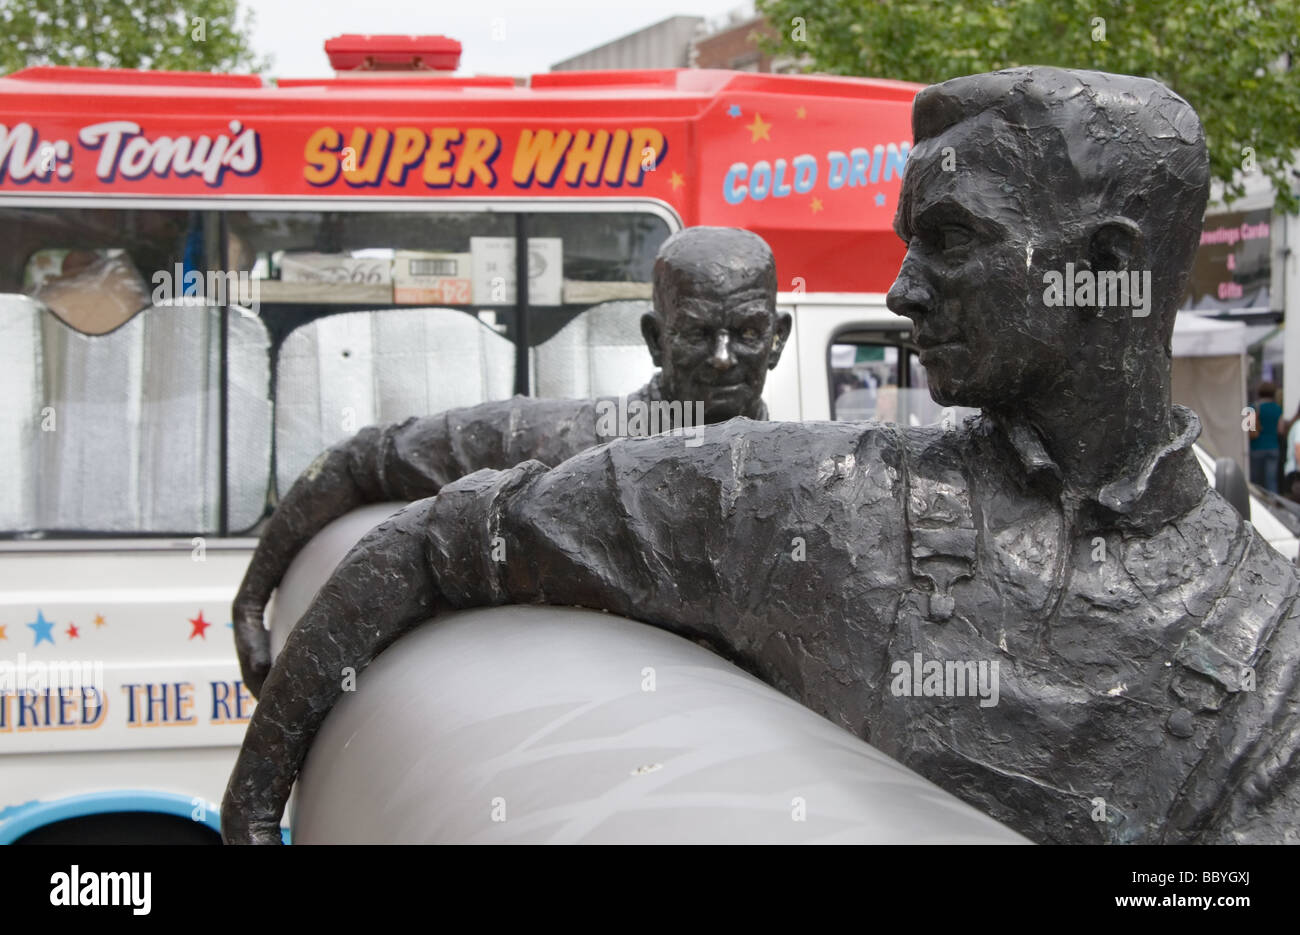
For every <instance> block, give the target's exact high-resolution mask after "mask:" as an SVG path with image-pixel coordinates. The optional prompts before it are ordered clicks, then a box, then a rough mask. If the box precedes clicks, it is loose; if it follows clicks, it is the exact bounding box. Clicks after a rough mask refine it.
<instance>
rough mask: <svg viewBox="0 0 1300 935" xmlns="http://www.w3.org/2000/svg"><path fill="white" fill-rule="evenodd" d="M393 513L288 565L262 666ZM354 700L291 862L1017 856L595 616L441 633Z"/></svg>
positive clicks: (762, 691) (515, 609)
mask: <svg viewBox="0 0 1300 935" xmlns="http://www.w3.org/2000/svg"><path fill="white" fill-rule="evenodd" d="M398 506H399V505H397V504H383V505H378V506H373V507H367V508H365V509H362V510H357V511H355V512H353V513H351V514H349V515H348V516H345V517H343V518H342V519H340V520H338V521H336V522H335V523H333V524H331V525H330V526H329V527H327V528H326V529H325V530H323V531H322V532H321V533H320V534H319V535H318V536H317V537H316V538H315V539H314V540H312V542H311V543H310V544H309V545H308V547H307V548H306V549H304V550H303V551H302V553H301V554H300V555H299V556H298V558H297V560H296V561H295V562H294V565H293V566H292V568H291V569H290V570H289V572H288V574H287V575H286V577H285V580H284V583H283V584H282V586H281V589H280V592H279V594H278V595H277V598H276V606H275V607H274V608H273V610H272V633H273V648H274V650H275V651H277V652H278V650H279V648H280V646H282V645H283V643H284V637H285V636H286V635H287V632H288V630H289V629H290V628H291V626H292V623H290V621H292V622H296V621H297V620H298V618H299V617H300V616H301V614H302V613H303V611H304V610H305V609H306V607H307V605H308V604H309V603H310V601H311V598H312V597H313V596H314V594H315V592H316V590H317V589H318V588H319V586H320V585H321V584H322V583H323V582H324V581H325V579H326V578H327V577H328V575H329V573H330V572H331V571H332V570H333V569H334V567H335V566H336V565H337V564H338V562H339V560H341V559H342V557H343V556H344V555H345V554H346V553H347V551H348V550H349V549H350V548H351V546H352V544H353V543H355V542H356V541H357V539H359V538H360V537H361V535H363V534H364V533H365V532H366V531H368V530H369V529H371V528H372V527H373V526H375V525H376V524H378V523H379V522H381V521H383V520H384V519H385V518H386V517H387V516H389V515H391V514H392V513H393V512H394V511H395V510H396V509H397V508H398ZM357 689H358V690H357V691H355V692H349V693H347V694H345V695H344V697H343V699H342V700H341V701H340V703H339V704H338V705H337V706H336V707H335V709H334V710H333V711H332V712H331V713H330V715H329V717H328V718H327V719H326V721H325V724H324V726H323V727H322V729H321V731H320V733H319V735H318V736H317V737H316V740H315V742H314V744H313V746H312V750H311V753H310V755H309V757H308V760H307V763H306V766H305V768H304V770H303V773H302V775H301V777H300V778H299V782H298V786H297V789H296V792H295V806H294V810H293V822H292V836H293V841H294V843H299V844H326V843H330V844H345V843H346V844H350V843H474V844H506V843H510V844H523V843H557V844H558V843H620V844H664V843H785V844H792V843H872V844H883V843H905V844H917V843H989V844H991V843H1024V839H1023V838H1021V837H1020V836H1019V835H1017V834H1015V833H1014V832H1012V831H1010V830H1009V829H1007V828H1005V827H1004V826H1003V825H1001V824H999V823H998V822H996V821H994V820H993V819H992V818H989V817H987V816H985V815H983V814H981V813H980V812H978V811H976V810H975V809H973V808H971V807H970V806H968V805H966V804H965V803H963V802H961V801H959V800H958V799H956V798H954V797H953V796H952V795H949V794H948V793H947V792H944V791H943V790H941V789H939V788H938V787H937V786H935V785H934V784H932V783H930V782H929V781H927V780H925V779H923V778H921V777H920V776H918V775H917V774H915V773H913V772H912V771H910V770H908V769H907V768H905V767H903V766H902V765H900V764H899V763H897V762H895V761H894V760H891V759H890V758H889V757H887V756H885V755H884V754H882V753H880V752H879V751H878V750H876V749H874V748H873V747H871V746H870V745H868V744H866V743H864V742H863V741H861V740H859V739H858V738H856V737H854V736H853V735H852V734H849V733H848V732H847V731H845V730H842V729H841V728H839V727H838V726H836V725H834V724H832V723H831V722H829V721H827V720H825V719H824V718H822V717H820V716H819V715H817V714H815V713H814V712H812V711H811V710H809V709H807V708H805V707H803V706H802V705H800V704H798V703H797V702H795V701H792V700H791V699H789V698H787V697H785V696H784V695H782V694H780V693H779V692H777V691H776V690H774V689H772V688H770V687H768V686H767V685H765V684H763V683H761V682H759V681H758V680H757V679H755V678H753V677H752V676H750V675H748V674H747V673H745V672H742V671H741V670H740V669H738V668H736V667H735V666H733V665H731V664H730V663H728V662H727V661H725V660H723V659H721V658H720V657H718V656H716V655H714V654H713V653H711V652H709V651H708V650H706V649H704V648H702V647H700V646H698V645H696V644H695V643H692V642H690V641H688V640H685V639H682V638H680V637H677V636H674V635H673V634H670V633H667V632H665V631H662V630H658V629H655V628H653V627H650V626H646V625H644V624H640V623H636V622H633V621H630V620H626V619H624V618H621V617H616V616H613V615H610V614H603V613H599V612H596V611H590V610H581V609H575V608H563V607H532V606H528V607H525V606H511V607H497V608H485V609H478V610H469V611H463V612H460V613H455V614H450V615H447V616H446V617H443V618H439V619H438V620H436V621H432V622H430V623H429V624H426V625H424V626H422V627H419V628H417V629H416V630H414V631H413V632H411V633H409V634H408V635H406V636H405V637H403V638H402V639H400V640H398V641H397V643H395V644H394V645H393V646H391V647H390V648H389V649H388V650H387V651H385V652H384V653H383V654H382V655H381V656H380V657H379V658H378V659H376V660H375V662H374V663H372V664H371V665H370V667H369V668H367V669H365V670H364V671H363V672H361V673H360V675H359V676H358V677H357Z"/></svg>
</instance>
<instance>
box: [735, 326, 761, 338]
mask: <svg viewBox="0 0 1300 935" xmlns="http://www.w3.org/2000/svg"><path fill="white" fill-rule="evenodd" d="M740 336H741V337H742V338H744V339H745V340H746V341H757V340H758V338H759V334H758V329H757V328H746V329H745V330H744V331H742V332H740Z"/></svg>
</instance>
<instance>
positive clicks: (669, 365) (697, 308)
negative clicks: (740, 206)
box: [641, 227, 790, 422]
mask: <svg viewBox="0 0 1300 935" xmlns="http://www.w3.org/2000/svg"><path fill="white" fill-rule="evenodd" d="M641 333H642V334H643V335H644V336H645V342H646V346H647V347H649V349H650V356H651V358H653V360H654V363H655V366H656V367H659V368H661V370H662V376H661V385H662V389H663V393H664V396H665V397H667V398H669V399H678V400H682V401H684V402H694V401H697V400H698V401H702V402H703V403H704V416H705V419H706V420H707V421H708V422H721V421H723V420H726V419H730V418H732V417H734V416H741V415H748V416H753V415H755V414H756V412H757V411H758V408H759V406H760V404H761V399H762V395H763V383H764V381H765V380H766V378H767V372H768V371H769V370H771V369H772V368H773V367H775V366H776V365H777V361H778V360H780V357H781V349H782V347H784V345H785V341H786V338H787V337H789V335H790V316H789V315H787V314H778V313H777V311H776V262H775V260H774V259H773V257H772V250H771V248H770V247H768V245H767V243H766V242H765V241H764V240H763V238H761V237H759V236H758V235H757V234H751V233H750V232H749V231H744V230H738V229H736V228H732V227H691V228H687V229H686V230H683V231H679V232H678V233H676V234H673V235H672V236H671V237H669V238H668V239H667V240H666V241H664V244H663V246H662V247H660V248H659V254H658V256H657V257H656V258H655V267H654V312H653V313H651V314H647V315H645V316H644V317H643V318H642V319H641Z"/></svg>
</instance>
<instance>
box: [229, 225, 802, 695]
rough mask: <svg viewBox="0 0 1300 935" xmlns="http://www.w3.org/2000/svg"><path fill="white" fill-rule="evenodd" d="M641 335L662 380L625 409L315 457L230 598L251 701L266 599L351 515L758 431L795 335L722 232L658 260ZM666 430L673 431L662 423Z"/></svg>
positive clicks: (406, 437) (391, 437)
mask: <svg viewBox="0 0 1300 935" xmlns="http://www.w3.org/2000/svg"><path fill="white" fill-rule="evenodd" d="M641 332H642V335H643V336H644V337H645V342H646V347H647V348H649V350H650V357H651V360H652V361H653V363H654V365H655V366H656V367H658V368H660V370H659V372H657V373H656V374H655V375H654V376H653V377H652V378H651V379H650V382H649V383H647V384H646V385H645V386H643V387H642V388H641V389H639V390H637V391H636V392H635V393H631V394H629V395H628V397H627V399H626V400H617V399H613V398H607V399H536V398H530V397H525V396H516V397H515V398H513V399H509V400H505V401H502V402H488V403H482V404H481V405H478V406H471V407H468V408H464V409H452V410H448V411H447V412H442V413H438V414H436V415H431V416H424V417H412V418H409V419H407V420H406V421H404V422H400V423H394V424H390V425H382V426H370V427H368V428H365V429H362V430H361V431H360V432H359V433H357V434H356V435H355V436H353V437H352V438H350V439H348V440H347V441H344V442H340V443H339V444H337V445H335V446H334V447H332V448H330V449H329V450H328V451H326V452H325V453H324V454H322V455H321V456H320V457H319V458H318V459H317V460H316V461H315V462H314V463H313V464H312V465H311V467H309V468H308V469H307V471H306V472H304V473H303V475H302V476H301V477H299V478H298V480H297V481H296V482H295V483H294V485H293V487H292V488H290V490H289V493H288V494H287V495H286V496H285V498H284V499H283V500H282V501H281V502H280V504H279V505H278V506H277V507H276V509H275V512H274V513H273V514H272V516H271V519H270V521H269V522H268V523H267V526H266V529H265V530H264V531H263V532H262V535H261V538H260V540H259V541H258V544H257V550H256V551H255V552H254V553H253V558H252V561H251V562H250V563H249V566H248V571H247V572H246V573H245V574H244V580H243V582H242V584H240V587H239V591H238V593H237V594H236V595H235V602H234V622H235V627H234V629H235V647H236V649H237V651H238V655H239V666H240V669H241V670H242V672H243V678H244V684H245V685H247V686H248V690H249V691H250V692H252V694H253V696H254V697H257V696H259V695H260V693H261V689H262V682H263V680H265V678H266V674H267V672H268V671H269V670H270V666H271V646H270V635H269V633H268V631H267V629H266V627H265V625H264V623H263V616H264V611H265V609H266V604H267V601H268V600H270V597H271V592H272V591H274V590H275V588H276V587H278V586H279V584H280V581H281V580H282V579H283V578H284V574H285V572H286V571H288V570H289V565H290V564H291V563H292V562H293V559H294V556H296V555H297V554H298V552H300V551H301V550H302V547H303V546H304V545H306V544H307V543H308V542H309V541H310V540H311V538H312V537H313V536H314V535H316V534H317V533H318V532H320V531H321V530H322V529H324V528H325V526H327V525H328V524H329V523H330V522H332V521H333V520H336V519H338V518H339V517H340V516H343V515H344V514H345V513H347V512H349V511H351V510H354V509H356V508H357V507H359V506H363V505H365V504H367V503H383V502H385V501H389V500H400V501H411V500H420V499H423V498H425V497H431V496H433V495H434V494H436V493H437V492H438V491H439V490H441V489H442V488H443V487H444V486H446V485H447V484H449V483H451V482H452V481H454V480H456V479H458V478H461V477H464V476H465V475H466V474H471V473H473V472H474V471H477V470H480V469H482V468H498V469H499V468H508V467H513V466H514V465H516V464H519V463H521V462H523V461H529V460H536V461H540V462H541V463H543V464H546V465H557V464H560V463H561V462H563V461H565V460H567V459H569V458H571V457H573V456H574V455H575V454H577V453H578V452H580V451H584V450H586V449H587V448H591V447H593V446H595V445H599V444H602V443H604V442H607V441H610V440H612V439H614V438H616V437H619V436H620V435H622V434H625V431H624V430H625V429H626V433H627V434H648V433H649V431H651V430H658V429H659V428H664V429H668V428H672V429H674V430H676V431H681V432H688V431H689V432H691V433H692V435H693V438H692V440H691V441H690V442H688V444H692V445H694V444H696V443H697V441H696V439H698V437H699V435H700V431H701V429H702V427H703V425H704V424H711V423H717V422H723V421H725V420H727V419H730V418H732V417H733V416H746V417H747V418H750V419H758V420H763V419H766V418H767V407H766V406H765V405H764V404H763V398H762V396H763V383H764V381H765V379H766V377H767V372H768V371H769V370H771V369H772V368H773V367H775V366H776V365H777V362H778V361H779V360H780V357H781V350H782V348H783V346H784V344H785V340H786V338H787V337H788V336H789V334H790V316H789V315H788V314H786V313H784V312H782V313H778V312H777V310H776V264H775V260H774V259H773V257H772V251H771V249H770V248H769V247H768V245H767V243H766V242H764V240H763V239H762V238H761V237H759V236H758V235H757V234H752V233H750V232H749V231H745V230H738V229H736V228H729V227H692V228H688V229H687V230H684V231H679V232H678V233H676V234H674V235H673V236H671V237H669V238H668V239H667V240H666V241H664V243H663V245H662V247H661V248H660V250H659V253H658V255H657V256H656V258H655V267H654V287H653V305H652V311H651V312H650V313H648V314H646V315H645V316H643V317H642V319H641ZM662 403H668V404H669V405H662V406H661V405H660V404H662ZM679 404H680V405H679ZM683 406H685V407H687V408H686V409H683V408H682V407H683ZM660 409H662V410H663V413H662V417H661V416H660V414H659V410H660ZM620 412H621V413H622V414H621V415H620ZM701 412H702V415H703V419H702V420H701V419H700V418H699V415H700V413H701ZM679 414H680V415H679ZM674 419H680V421H679V424H675V425H668V424H665V423H668V422H671V421H672V420H674Z"/></svg>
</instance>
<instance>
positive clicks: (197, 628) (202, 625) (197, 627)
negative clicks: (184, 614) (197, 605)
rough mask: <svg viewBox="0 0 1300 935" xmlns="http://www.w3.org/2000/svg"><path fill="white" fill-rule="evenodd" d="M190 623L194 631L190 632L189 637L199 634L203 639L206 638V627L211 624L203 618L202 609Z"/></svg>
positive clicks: (192, 637)
mask: <svg viewBox="0 0 1300 935" xmlns="http://www.w3.org/2000/svg"><path fill="white" fill-rule="evenodd" d="M190 623H192V624H193V625H194V632H192V633H191V634H190V639H194V637H196V636H201V637H203V638H204V639H205V640H206V639H207V638H208V634H207V629H208V627H210V626H212V624H210V623H208V622H207V621H206V620H204V619H203V611H201V610H200V611H199V615H198V616H197V617H195V618H193V619H192V620H190Z"/></svg>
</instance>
